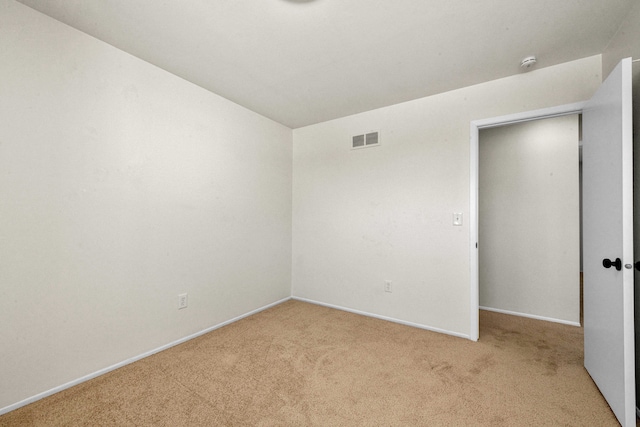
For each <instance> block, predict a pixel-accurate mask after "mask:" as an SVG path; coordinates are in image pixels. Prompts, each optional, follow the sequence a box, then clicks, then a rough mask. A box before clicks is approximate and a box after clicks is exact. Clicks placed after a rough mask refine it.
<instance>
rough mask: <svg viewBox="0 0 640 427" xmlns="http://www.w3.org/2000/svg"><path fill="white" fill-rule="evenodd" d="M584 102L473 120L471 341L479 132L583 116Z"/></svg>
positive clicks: (473, 331) (475, 314)
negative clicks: (512, 125)
mask: <svg viewBox="0 0 640 427" xmlns="http://www.w3.org/2000/svg"><path fill="white" fill-rule="evenodd" d="M584 105H585V103H582V102H580V103H575V104H567V105H561V106H558V107H550V108H545V109H541V110H535V111H528V112H524V113H517V114H511V115H507V116H501V117H493V118H489V119H483V120H474V121H472V122H471V123H470V156H469V158H470V194H469V196H470V197H469V199H470V200H469V207H470V209H469V235H470V240H469V244H470V248H469V253H470V311H471V313H470V317H469V320H470V328H469V330H470V333H469V339H471V340H473V341H477V340H478V337H479V307H480V294H479V258H478V253H479V251H478V243H479V242H478V241H479V239H478V169H479V140H480V130H481V129H485V128H492V127H498V126H506V125H509V124H515V123H521V122H527V121H531V120H538V119H543V118H551V117H558V116H564V115H570V114H580V113H581V112H582V109H583V107H584Z"/></svg>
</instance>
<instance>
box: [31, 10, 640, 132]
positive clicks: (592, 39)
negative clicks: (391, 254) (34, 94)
mask: <svg viewBox="0 0 640 427" xmlns="http://www.w3.org/2000/svg"><path fill="white" fill-rule="evenodd" d="M19 1H20V2H21V3H24V4H26V5H28V6H30V7H32V8H34V9H36V10H38V11H41V12H43V13H45V14H47V15H49V16H51V17H53V18H55V19H58V20H60V21H62V22H64V23H66V24H68V25H71V26H72V27H75V28H77V29H79V30H81V31H84V32H85V33H88V34H90V35H92V36H94V37H96V38H98V39H100V40H103V41H105V42H107V43H109V44H111V45H113V46H116V47H118V48H119V49H122V50H124V51H126V52H128V53H130V54H132V55H135V56H137V57H139V58H141V59H143V60H145V61H148V62H150V63H152V64H155V65H156V66H158V67H160V68H163V69H165V70H167V71H169V72H171V73H173V74H176V75H178V76H180V77H182V78H184V79H186V80H189V81H191V82H193V83H195V84H197V85H199V86H202V87H203V88H205V89H208V90H210V91H212V92H215V93H217V94H218V95H222V96H223V97H225V98H227V99H229V100H231V101H234V102H236V103H238V104H240V105H243V106H245V107H247V108H249V109H251V110H253V111H255V112H258V113H260V114H262V115H264V116H267V117H269V118H271V119H273V120H276V121H278V122H280V123H282V124H285V125H287V126H289V127H291V128H297V127H301V126H305V125H309V124H313V123H318V122H322V121H326V120H330V119H333V118H338V117H343V116H347V115H350V114H354V113H358V112H362V111H367V110H371V109H374V108H378V107H383V106H387V105H392V104H396V103H399V102H403V101H408V100H411V99H416V98H421V97H424V96H428V95H432V94H435V93H440V92H444V91H447V90H451V89H456V88H460V87H464V86H469V85H472V84H476V83H481V82H485V81H489V80H494V79H497V78H501V77H506V76H509V75H512V74H516V73H519V72H521V71H520V67H519V63H520V61H521V60H522V59H523V58H524V57H525V56H527V55H532V54H535V55H537V57H538V64H537V67H538V68H539V67H548V66H551V65H555V64H558V63H561V62H566V61H571V60H574V59H579V58H583V57H586V56H590V55H596V54H599V53H602V51H603V50H604V49H605V47H606V46H607V44H608V42H609V41H610V40H611V38H612V37H613V36H614V34H615V33H616V31H617V30H618V28H619V27H620V24H621V22H622V20H623V19H624V16H625V14H626V13H627V12H628V11H629V9H630V8H631V5H632V2H633V1H635V0H393V1H392V0H384V1H383V0H19Z"/></svg>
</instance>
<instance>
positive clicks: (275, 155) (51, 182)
mask: <svg viewBox="0 0 640 427" xmlns="http://www.w3.org/2000/svg"><path fill="white" fill-rule="evenodd" d="M0 53H1V55H0V57H1V58H2V60H0V218H2V219H1V221H0V241H1V242H2V243H1V244H0V260H1V261H0V262H1V268H0V325H2V327H1V328H0V343H2V344H0V411H1V410H2V408H7V407H9V406H10V405H14V404H16V403H17V402H19V401H21V400H22V399H26V398H30V397H32V396H34V395H37V394H38V393H42V392H45V391H47V390H50V389H52V388H54V387H58V386H60V385H62V384H64V383H66V382H68V381H73V380H76V379H78V378H80V377H82V376H84V375H87V374H91V373H93V372H95V371H97V370H100V369H103V368H106V367H109V366H111V365H113V364H116V363H119V362H121V361H124V360H126V359H128V358H130V357H134V356H137V355H140V354H142V353H144V352H147V351H150V350H152V349H155V348H158V347H160V346H162V345H165V344H167V343H170V342H172V341H174V340H177V339H180V338H183V337H186V336H188V335H190V334H192V333H195V332H197V331H200V330H203V329H205V328H208V327H211V326H213V325H217V324H219V323H221V322H224V321H226V320H229V319H232V318H234V317H236V316H239V315H242V314H245V313H247V312H249V311H251V310H254V309H257V308H260V307H263V306H265V305H267V304H270V303H273V302H275V301H278V300H280V299H283V298H287V297H289V296H290V292H291V277H290V274H291V168H292V147H291V143H292V132H291V130H290V129H288V128H286V127H284V126H282V125H279V124H277V123H275V122H273V121H270V120H268V119H266V118H264V117H262V116H259V115H257V114H255V113H252V112H250V111H248V110H246V109H244V108H242V107H239V106H237V105H235V104H233V103H231V102H229V101H227V100H225V99H222V98H221V97H219V96H216V95H214V94H211V93H210V92H207V91H205V90H203V89H201V88H198V87H196V86H194V85H193V84H190V83H188V82H186V81H184V80H181V79H179V78H177V77H175V76H173V75H171V74H169V73H167V72H165V71H163V70H160V69H158V68H156V67H154V66H151V65H149V64H147V63H145V62H143V61H140V60H138V59H136V58H134V57H132V56H130V55H128V54H125V53H123V52H122V51H119V50H117V49H115V48H113V47H110V46H108V45H106V44H104V43H102V42H100V41H98V40H96V39H93V38H91V37H89V36H87V35H84V34H83V33H80V32H78V31H76V30H74V29H71V28H69V27H67V26H65V25H63V24H60V23H59V22H57V21H54V20H52V19H50V18H48V17H45V16H44V15H41V14H39V13H37V12H35V11H33V10H32V9H29V8H27V7H25V6H23V5H21V4H19V3H16V2H13V1H10V0H0ZM183 292H187V293H188V294H189V307H188V308H187V309H184V310H180V311H178V309H177V304H178V297H177V296H178V294H180V293H183ZM213 363H215V361H213Z"/></svg>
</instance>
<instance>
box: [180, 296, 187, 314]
mask: <svg viewBox="0 0 640 427" xmlns="http://www.w3.org/2000/svg"><path fill="white" fill-rule="evenodd" d="M181 308H187V294H180V295H178V310H180V309H181Z"/></svg>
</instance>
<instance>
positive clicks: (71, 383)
mask: <svg viewBox="0 0 640 427" xmlns="http://www.w3.org/2000/svg"><path fill="white" fill-rule="evenodd" d="M290 299H291V297H287V298H284V299H281V300H279V301H276V302H274V303H271V304H268V305H265V306H264V307H260V308H257V309H255V310H252V311H250V312H248V313H245V314H242V315H240V316H237V317H234V318H233V319H230V320H227V321H225V322H222V323H219V324H217V325H214V326H211V327H209V328H207V329H203V330H201V331H199V332H196V333H194V334H191V335H189V336H186V337H184V338H180V339H179V340H176V341H173V342H170V343H169V344H165V345H163V346H161V347H158V348H155V349H153V350H150V351H147V352H145V353H142V354H140V355H138V356H134V357H131V358H129V359H126V360H123V361H122V362H119V363H116V364H115V365H111V366H108V367H106V368H104V369H100V370H98V371H96V372H93V373H91V374H88V375H85V376H83V377H80V378H78V379H75V380H73V381H69V382H68V383H65V384H62V385H60V386H57V387H54V388H52V389H50V390H47V391H44V392H42V393H38V394H36V395H35V396H31V397H28V398H26V399H24V400H21V401H20V402H17V403H14V404H12V405H9V406H6V407H4V408H0V415H2V414H6V413H7V412H11V411H14V410H16V409H18V408H21V407H23V406H26V405H28V404H30V403H33V402H36V401H38V400H40V399H44V398H45V397H48V396H51V395H52V394H56V393H58V392H60V391H63V390H66V389H68V388H71V387H73V386H76V385H78V384H81V383H83V382H85V381H89V380H91V379H94V378H96V377H99V376H100V375H104V374H106V373H108V372H111V371H114V370H116V369H118V368H121V367H123V366H126V365H128V364H130V363H133V362H137V361H138V360H140V359H144V358H145V357H149V356H151V355H153V354H156V353H159V352H161V351H163V350H167V349H169V348H171V347H174V346H176V345H178V344H182V343H184V342H187V341H189V340H192V339H194V338H197V337H199V336H200V335H204V334H206V333H209V332H211V331H214V330H216V329H218V328H221V327H223V326H226V325H228V324H230V323H233V322H237V321H238V320H241V319H244V318H245V317H249V316H251V315H253V314H256V313H259V312H261V311H264V310H266V309H268V308H271V307H273V306H276V305H278V304H282V303H283V302H286V301H289V300H290Z"/></svg>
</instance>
